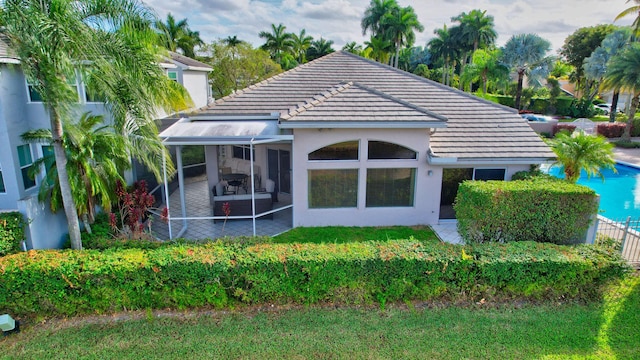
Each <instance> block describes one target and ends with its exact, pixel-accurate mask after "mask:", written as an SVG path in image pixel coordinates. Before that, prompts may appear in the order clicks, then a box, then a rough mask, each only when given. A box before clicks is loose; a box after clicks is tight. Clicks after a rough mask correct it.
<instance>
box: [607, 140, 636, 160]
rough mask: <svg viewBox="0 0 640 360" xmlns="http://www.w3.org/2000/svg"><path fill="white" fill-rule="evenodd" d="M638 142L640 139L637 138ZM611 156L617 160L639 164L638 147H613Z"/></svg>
mask: <svg viewBox="0 0 640 360" xmlns="http://www.w3.org/2000/svg"><path fill="white" fill-rule="evenodd" d="M638 142H640V139H638ZM613 156H614V157H615V159H616V160H617V161H622V162H625V163H628V164H632V165H636V166H640V148H638V149H623V148H614V149H613Z"/></svg>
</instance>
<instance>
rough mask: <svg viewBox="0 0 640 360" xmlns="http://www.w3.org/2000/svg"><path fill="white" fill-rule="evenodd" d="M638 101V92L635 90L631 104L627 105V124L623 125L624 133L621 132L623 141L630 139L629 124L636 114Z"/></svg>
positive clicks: (639, 95) (639, 98)
mask: <svg viewBox="0 0 640 360" xmlns="http://www.w3.org/2000/svg"><path fill="white" fill-rule="evenodd" d="M639 102H640V92H637V93H635V94H633V100H631V106H630V107H629V116H628V117H629V119H627V125H626V126H625V127H624V133H623V134H622V140H624V141H631V125H632V124H633V118H634V117H635V115H636V109H638V103H639Z"/></svg>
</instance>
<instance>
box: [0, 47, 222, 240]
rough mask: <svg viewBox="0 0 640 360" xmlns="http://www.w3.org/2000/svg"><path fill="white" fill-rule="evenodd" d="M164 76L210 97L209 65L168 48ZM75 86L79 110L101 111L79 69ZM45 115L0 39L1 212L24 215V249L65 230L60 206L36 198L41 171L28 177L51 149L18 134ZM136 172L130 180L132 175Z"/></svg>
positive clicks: (45, 124) (198, 96)
mask: <svg viewBox="0 0 640 360" xmlns="http://www.w3.org/2000/svg"><path fill="white" fill-rule="evenodd" d="M160 65H161V66H162V67H163V68H164V69H166V72H167V76H169V77H170V78H172V79H174V80H176V81H178V82H179V83H181V84H183V85H184V86H185V88H186V89H187V90H188V91H189V93H190V95H191V97H192V99H193V101H194V105H195V107H197V108H200V107H204V106H206V105H207V104H208V102H209V96H210V87H209V85H208V79H207V78H208V76H207V75H208V73H209V71H211V70H212V69H211V68H210V67H209V66H208V65H206V64H203V63H200V62H198V61H195V60H193V59H189V58H186V57H184V56H182V55H180V54H176V53H170V55H169V58H167V59H166V60H165V61H164V62H162V63H161V64H160ZM74 86H75V87H76V89H77V93H78V112H79V113H84V112H87V111H91V112H92V113H93V114H96V115H105V118H106V119H107V121H109V114H108V110H107V109H106V107H105V105H104V103H102V102H99V101H95V100H94V99H91V97H90V96H89V94H87V93H86V91H85V88H84V85H83V83H82V78H81V77H80V74H79V73H78V74H77V76H76V79H75V84H74ZM49 127H50V123H49V117H48V116H47V114H46V111H45V108H44V106H43V104H42V102H41V101H40V98H39V95H38V93H37V92H35V91H33V89H32V88H31V86H30V84H29V82H28V81H27V79H26V78H25V76H24V74H23V73H22V71H21V69H20V61H19V59H18V58H17V57H16V56H15V55H14V54H13V53H12V52H11V50H10V49H9V48H8V47H7V42H6V39H3V38H0V211H15V210H18V211H20V212H21V213H22V214H23V215H24V216H25V219H27V220H28V227H27V229H26V234H27V241H26V244H25V245H26V248H29V249H32V248H33V249H41V248H56V247H60V246H61V245H62V244H63V243H64V240H65V235H66V234H67V233H68V229H67V222H66V218H65V215H64V212H63V211H60V212H58V213H56V214H52V213H51V212H50V211H49V208H48V206H47V205H46V204H42V203H39V202H38V200H37V194H38V187H39V185H40V181H41V178H42V176H40V177H37V178H36V179H35V180H34V179H31V178H29V177H28V176H27V173H28V172H29V169H30V168H31V167H32V166H33V162H34V160H35V159H37V158H39V157H41V156H43V154H44V153H47V152H49V151H51V148H50V147H48V146H46V145H44V144H29V143H25V142H23V141H22V139H21V138H20V135H21V134H22V133H24V132H26V131H29V130H33V129H42V128H49ZM136 176H137V175H136V174H135V173H134V174H133V175H132V174H129V175H128V176H127V177H128V178H129V179H132V178H135V177H136Z"/></svg>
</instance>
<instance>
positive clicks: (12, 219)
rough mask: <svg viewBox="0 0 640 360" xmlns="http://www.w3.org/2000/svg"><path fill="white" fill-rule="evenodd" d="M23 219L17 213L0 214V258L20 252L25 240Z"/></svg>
mask: <svg viewBox="0 0 640 360" xmlns="http://www.w3.org/2000/svg"><path fill="white" fill-rule="evenodd" d="M25 224H26V223H25V221H24V217H23V216H22V214H21V213H19V212H17V211H11V212H0V256H4V255H7V254H11V253H14V252H18V251H20V242H21V241H23V240H25V235H24V226H25Z"/></svg>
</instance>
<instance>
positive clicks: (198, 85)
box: [182, 70, 209, 108]
mask: <svg viewBox="0 0 640 360" xmlns="http://www.w3.org/2000/svg"><path fill="white" fill-rule="evenodd" d="M207 74H208V73H207V72H205V71H190V70H184V71H183V72H182V84H183V86H184V87H185V88H186V89H187V91H188V92H189V95H191V100H193V104H194V107H196V108H201V107H203V106H206V105H207V100H208V98H209V92H208V91H207V89H208V87H209V82H208V80H207Z"/></svg>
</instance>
